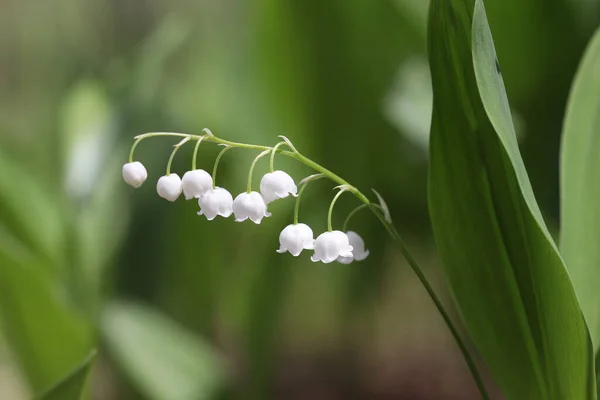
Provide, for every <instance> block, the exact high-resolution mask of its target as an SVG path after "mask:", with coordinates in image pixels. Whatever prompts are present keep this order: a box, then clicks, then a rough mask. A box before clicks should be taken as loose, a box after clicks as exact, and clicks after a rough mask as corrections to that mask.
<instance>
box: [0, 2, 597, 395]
mask: <svg viewBox="0 0 600 400" xmlns="http://www.w3.org/2000/svg"><path fill="white" fill-rule="evenodd" d="M485 4H486V7H487V10H488V15H489V18H490V24H491V28H492V32H493V33H494V37H495V41H496V47H497V51H498V55H499V59H500V64H501V66H502V70H503V75H504V78H505V82H506V85H507V91H508V95H509V99H510V101H511V106H512V107H513V112H514V117H515V121H516V124H517V127H518V131H519V139H520V143H521V149H522V151H523V155H524V158H525V163H526V166H527V168H528V170H529V173H530V178H531V180H532V184H533V187H534V190H535V192H536V195H537V197H538V202H539V203H540V205H541V206H542V208H543V209H544V211H545V213H546V215H547V217H548V220H549V222H550V224H552V223H553V221H556V218H557V217H558V183H557V176H558V165H557V160H558V146H559V133H560V130H561V123H562V117H563V114H564V107H565V103H566V99H567V95H568V90H569V86H570V84H571V81H572V79H573V75H574V72H575V70H576V68H577V65H578V62H579V59H580V57H581V55H582V52H583V49H584V46H585V44H586V42H587V40H588V39H589V37H590V35H591V32H592V31H593V29H594V28H595V27H596V26H597V25H598V23H599V22H600V4H599V3H598V2H597V1H595V0H487V1H486V2H485ZM426 19H427V1H426V0H368V1H367V0H346V1H317V0H305V1H301V2H300V1H294V0H255V1H240V0H219V1H217V0H212V1H209V0H199V1H184V0H173V1H166V0H163V1H159V0H137V1H135V0H127V1H123V0H49V1H42V0H1V1H0V33H1V34H0V37H1V39H0V55H1V57H0V316H1V317H2V327H3V330H2V332H3V333H2V337H0V398H2V399H11V400H12V399H15V400H19V399H26V398H29V397H30V396H32V395H34V394H37V393H39V392H40V391H42V390H44V389H45V388H47V387H49V386H50V385H51V384H52V383H53V382H55V381H56V380H58V379H60V378H61V377H63V376H65V375H66V374H67V373H68V372H69V371H70V370H71V369H72V368H74V367H75V365H77V364H78V363H79V362H81V361H82V360H83V358H84V357H85V355H86V354H87V353H88V352H89V350H90V349H91V348H93V347H98V349H99V355H98V357H97V359H96V362H95V365H94V369H93V373H92V378H91V380H90V392H91V395H90V398H91V399H102V400H104V399H107V400H110V399H150V400H187V399H366V398H369V399H371V398H377V399H476V398H477V392H476V390H475V388H474V385H473V383H472V380H471V378H470V376H469V374H468V371H467V369H466V367H465V365H464V363H463V361H462V359H461V357H460V354H459V352H458V350H457V348H456V346H455V344H454V343H453V341H452V339H451V337H450V336H449V334H448V332H447V330H446V328H445V326H444V325H443V322H442V321H441V318H440V317H439V316H438V315H437V314H436V311H435V309H434V307H433V305H432V303H431V302H430V300H429V299H428V297H427V295H426V294H425V292H424V291H423V290H422V288H421V287H420V286H419V284H418V281H417V280H416V278H415V277H414V276H413V275H412V273H411V272H410V269H409V268H408V266H407V265H406V263H405V261H404V260H403V259H402V257H401V255H400V254H399V252H398V251H397V250H396V249H395V248H394V245H393V243H392V242H391V240H389V238H388V237H387V236H386V233H385V231H384V230H383V229H382V227H381V226H380V225H379V224H378V221H377V220H376V219H375V218H373V216H371V215H369V214H368V213H364V214H360V215H359V216H357V217H356V218H355V219H354V220H353V222H352V224H351V229H352V230H355V231H358V232H359V233H360V234H361V235H362V236H363V237H364V238H365V240H366V243H367V248H369V249H370V251H371V256H370V257H369V258H368V259H367V260H366V261H364V262H361V263H354V264H351V265H349V266H345V265H340V264H330V265H323V264H313V263H311V262H310V260H309V257H308V256H307V255H306V254H303V255H301V256H300V257H299V258H297V259H296V258H293V257H291V256H290V255H289V254H285V255H279V254H277V253H275V250H276V249H277V248H278V234H279V232H280V231H281V229H282V228H283V227H285V226H286V225H287V224H288V223H290V222H291V219H292V211H293V201H292V200H290V199H287V200H282V201H278V202H276V203H274V204H272V205H271V206H270V210H271V211H272V212H273V217H271V218H269V219H266V220H264V221H263V223H262V224H261V225H259V226H255V225H254V224H251V223H243V224H238V223H234V222H233V220H232V219H228V220H223V219H217V220H215V221H213V222H208V221H206V220H205V219H204V218H203V217H198V216H196V211H197V204H196V203H195V202H185V201H184V200H182V199H181V200H179V201H178V202H176V203H175V204H171V203H168V202H166V201H164V200H162V199H160V198H158V196H157V194H156V192H155V182H156V180H157V179H158V177H159V176H161V175H163V174H164V169H165V167H166V163H167V159H168V156H169V153H170V151H171V145H173V144H175V142H176V140H169V139H165V138H158V139H150V140H147V141H144V142H142V144H141V145H140V146H139V147H138V150H137V152H136V159H138V160H140V161H142V162H143V163H144V164H145V165H146V167H147V168H148V171H149V179H148V181H147V182H146V184H145V185H144V186H142V188H140V189H138V190H133V189H131V188H130V187H128V186H127V185H126V184H125V183H124V182H123V181H122V179H121V172H120V169H121V166H122V165H123V163H125V162H126V161H127V153H128V150H129V147H130V146H131V144H132V138H133V136H135V135H137V134H140V133H144V132H148V131H181V132H186V133H200V132H201V129H202V128H204V127H208V128H210V129H211V130H212V131H213V132H214V133H215V134H216V135H218V136H221V137H223V138H226V139H229V140H234V141H243V142H247V143H256V144H265V145H272V144H274V143H276V141H277V135H286V136H288V137H289V138H290V139H291V140H292V141H293V142H294V144H295V145H296V147H297V148H298V149H299V150H300V151H301V152H303V153H304V154H306V155H307V156H309V157H310V158H312V159H314V160H315V161H317V162H319V163H321V164H323V165H324V166H326V167H327V168H329V169H331V170H333V171H335V172H336V173H338V174H339V175H341V176H343V177H344V178H345V179H347V180H348V181H350V182H351V183H353V184H354V185H356V186H357V187H359V188H361V189H362V190H363V192H365V193H367V192H369V191H370V188H376V189H377V190H378V191H379V192H380V193H381V194H382V195H383V197H384V198H385V199H386V200H387V202H388V204H389V206H390V209H391V212H392V216H393V218H394V220H395V222H396V224H397V226H398V228H399V230H400V231H401V233H402V234H403V236H404V237H405V239H406V240H407V241H408V242H409V243H410V245H411V247H412V248H413V250H414V251H415V253H416V254H417V258H418V259H419V260H420V261H421V263H422V264H423V265H425V266H426V272H427V274H428V275H429V276H430V277H431V279H432V280H433V281H434V283H435V284H436V287H438V288H439V290H440V291H441V292H442V293H446V291H445V289H444V284H443V279H442V277H441V276H439V271H438V268H437V259H436V255H435V249H434V246H433V243H432V239H431V234H430V229H429V222H428V216H427V204H426V180H427V141H428V131H429V122H430V121H429V119H430V117H431V97H432V94H431V87H430V79H429V71H428V65H427V60H426V56H425V54H426V48H425V46H426V37H425V26H426ZM192 147H193V146H189V147H184V148H183V149H182V151H180V152H179V153H178V155H177V158H176V159H175V163H174V167H173V170H174V172H177V173H179V175H180V176H181V175H182V174H183V173H184V172H185V171H186V170H187V169H189V167H190V164H191V152H192ZM217 151H218V148H216V146H214V145H212V144H204V145H202V146H201V150H200V158H199V167H201V168H204V169H208V170H210V168H211V167H212V163H213V161H214V158H215V156H216V153H217ZM255 155H256V154H254V153H252V152H248V151H245V150H235V151H231V152H228V153H227V155H226V156H225V158H224V160H223V163H222V164H221V165H222V166H221V168H220V173H219V184H220V185H222V186H224V187H226V188H228V189H229V190H230V191H231V192H232V193H233V194H234V196H235V194H236V193H239V192H241V191H242V190H244V187H245V180H246V173H247V170H248V167H249V165H250V162H251V160H252V158H253V157H254V156H255ZM276 163H277V166H278V167H279V168H281V169H284V170H286V171H287V172H289V173H290V174H291V175H292V176H293V177H294V178H295V179H296V181H298V180H300V179H301V178H303V177H305V176H307V175H309V174H310V173H312V172H311V171H309V170H308V169H306V168H305V167H303V166H301V165H298V164H295V163H293V162H291V161H290V160H287V159H283V158H281V157H280V158H277V159H276ZM257 169H258V170H259V171H257V173H256V178H255V179H256V182H258V179H259V178H258V177H259V176H260V174H261V173H264V172H266V169H267V162H266V161H265V160H263V161H262V162H260V164H259V166H258V168H257ZM332 186H333V185H331V184H328V183H326V182H325V181H319V182H318V183H314V184H312V185H311V186H310V187H309V188H308V190H307V191H306V193H305V195H304V198H303V203H302V207H301V210H300V218H301V220H303V221H304V222H306V223H308V224H309V225H310V226H311V227H312V228H313V229H314V231H315V233H317V234H318V233H319V232H321V231H324V230H325V228H326V215H327V207H328V204H329V201H330V200H331V198H332V195H333V191H332ZM356 205H357V203H356V200H354V199H353V198H352V196H347V197H346V196H344V197H342V198H341V200H340V202H338V206H337V207H336V212H335V219H334V224H335V225H337V227H338V228H341V224H342V222H343V220H344V218H345V216H346V215H347V213H348V212H349V211H350V210H351V209H352V208H353V207H354V206H356ZM443 297H445V298H446V299H447V300H448V301H450V299H449V296H447V295H443ZM455 316H456V314H455ZM456 317H457V316H456ZM498 398H500V396H498Z"/></svg>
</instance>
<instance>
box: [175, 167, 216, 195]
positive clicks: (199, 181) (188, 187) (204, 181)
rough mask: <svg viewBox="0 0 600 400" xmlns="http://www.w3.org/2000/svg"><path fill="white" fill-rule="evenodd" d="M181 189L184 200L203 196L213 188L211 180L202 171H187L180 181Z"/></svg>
mask: <svg viewBox="0 0 600 400" xmlns="http://www.w3.org/2000/svg"><path fill="white" fill-rule="evenodd" d="M181 187H182V189H183V194H184V196H185V199H186V200H190V199H193V198H196V199H197V198H199V197H202V196H204V194H206V193H207V192H208V191H209V190H212V188H213V180H212V177H211V176H210V174H209V173H208V172H206V171H205V170H203V169H195V170H193V171H187V172H186V173H185V174H183V178H182V179H181Z"/></svg>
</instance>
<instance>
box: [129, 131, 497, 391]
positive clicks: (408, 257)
mask: <svg viewBox="0 0 600 400" xmlns="http://www.w3.org/2000/svg"><path fill="white" fill-rule="evenodd" d="M205 133H206V135H205V136H204V140H205V141H209V142H213V143H218V144H222V145H226V146H230V147H231V148H233V147H236V148H242V149H252V150H262V151H263V153H264V154H268V153H269V152H271V151H272V152H273V153H279V154H282V155H284V156H287V157H290V158H293V159H295V160H298V161H299V162H301V163H302V164H304V165H306V166H308V167H310V168H312V169H313V170H315V171H317V172H319V173H320V174H322V175H323V176H324V177H326V178H329V179H330V180H331V181H333V182H335V183H337V184H338V185H340V186H343V187H345V190H344V191H349V192H351V193H352V194H354V196H356V198H357V199H358V200H360V202H362V203H363V204H364V205H365V206H366V207H369V209H370V210H371V211H372V212H373V213H374V214H375V215H376V216H377V218H378V219H379V221H380V222H381V224H382V225H383V226H384V227H385V229H386V230H387V231H388V233H389V234H390V236H391V237H392V238H393V239H394V240H395V241H396V243H397V245H398V248H399V249H400V252H401V253H402V255H403V256H404V258H405V259H406V261H407V262H408V264H409V265H410V267H411V269H412V270H413V272H414V273H415V274H416V275H417V278H418V279H419V281H420V282H421V284H422V285H423V287H424V288H425V290H426V292H427V294H428V295H429V297H430V298H431V300H432V301H433V303H434V305H435V307H436V308H437V310H438V311H439V313H440V314H441V316H442V318H443V319H444V322H445V323H446V326H447V327H448V329H449V330H450V333H451V334H452V337H453V338H454V340H455V342H456V344H457V345H458V347H459V349H460V351H461V353H462V355H463V358H464V360H465V362H466V364H467V366H468V368H469V371H470V372H471V375H472V376H473V379H474V380H475V383H476V385H477V388H478V389H479V392H480V394H481V397H482V399H484V400H488V399H489V398H490V397H489V395H488V393H487V391H486V388H485V385H484V384H483V379H482V377H481V374H480V373H479V370H478V369H477V365H476V364H475V361H474V359H473V357H472V356H471V353H470V352H469V349H468V348H467V346H466V344H465V342H464V341H463V339H462V337H461V336H460V334H459V332H458V329H457V328H456V326H455V325H454V322H453V321H452V319H451V318H450V315H449V314H448V312H447V311H446V309H445V307H444V305H443V303H442V301H441V300H440V298H439V297H438V295H437V294H436V293H435V290H434V289H433V287H432V286H431V284H430V283H429V281H428V280H427V277H426V276H425V275H424V273H423V270H422V268H421V267H420V265H419V264H418V262H417V261H416V259H415V258H414V256H413V255H412V253H411V252H410V250H409V249H408V247H407V245H406V243H404V241H403V240H402V238H401V237H400V235H399V234H398V232H397V231H396V228H395V227H394V225H393V224H392V222H390V221H387V220H386V217H385V216H384V215H383V214H382V212H381V211H380V208H381V207H380V206H378V205H376V204H375V203H372V202H371V201H370V200H369V199H368V197H367V196H365V195H364V194H363V193H361V192H360V191H359V190H358V189H357V188H355V187H354V186H352V185H350V184H349V183H348V182H346V181H345V180H344V179H342V178H341V177H340V176H338V175H337V174H335V173H333V172H331V171H330V170H328V169H327V168H325V167H323V166H321V165H319V164H317V163H316V162H314V161H312V160H311V159H309V158H307V157H305V156H303V155H302V154H301V153H299V152H298V151H296V150H295V149H294V148H293V147H292V149H293V151H287V150H281V149H279V148H278V149H275V150H273V147H269V146H259V145H252V144H245V143H237V142H232V141H229V140H225V139H221V138H219V137H217V136H214V135H213V134H212V133H210V131H207V130H205ZM155 136H171V137H181V138H189V139H188V140H190V139H191V140H199V139H200V137H201V136H200V135H189V134H185V133H176V132H151V133H145V134H143V135H139V136H136V137H135V139H136V142H135V143H134V145H133V147H132V149H131V153H130V160H131V159H132V157H133V151H134V149H135V147H136V146H137V145H138V144H139V143H140V142H141V141H142V140H143V139H146V138H150V137H155ZM223 152H224V151H223ZM223 152H221V155H222V153H223ZM263 153H261V154H263ZM264 154H263V155H264ZM172 156H173V155H172ZM255 161H256V160H255ZM213 177H214V173H213ZM340 194H341V192H340V193H338V194H337V195H336V197H338V196H339V195H340ZM299 197H300V195H299V196H298V198H299ZM332 203H333V202H332ZM330 211H331V207H330ZM330 214H331V212H330ZM329 229H330V230H331V227H329Z"/></svg>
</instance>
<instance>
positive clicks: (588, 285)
mask: <svg viewBox="0 0 600 400" xmlns="http://www.w3.org/2000/svg"><path fill="white" fill-rule="evenodd" d="M599 173H600V30H598V31H597V32H596V35H595V36H594V38H593V39H592V41H591V43H590V45H589V48H588V50H587V52H586V54H585V57H584V59H583V62H582V64H581V66H580V68H579V72H578V73H577V77H576V78H575V82H574V84H573V88H572V90H571V96H570V99H569V105H568V107H567V115H566V119H565V125H564V132H563V143H562V159H561V201H562V202H561V207H562V209H561V218H562V221H561V235H560V249H561V252H562V256H563V258H564V260H565V262H566V264H567V266H568V268H569V273H570V274H571V279H572V280H573V285H574V286H575V290H576V292H577V296H578V297H579V303H580V304H581V309H582V310H583V315H584V316H585V319H586V321H587V325H588V327H589V329H590V335H591V336H592V341H593V342H594V349H595V351H596V352H597V351H598V348H599V347H600V290H598V285H599V284H600V180H599V179H598V174H599Z"/></svg>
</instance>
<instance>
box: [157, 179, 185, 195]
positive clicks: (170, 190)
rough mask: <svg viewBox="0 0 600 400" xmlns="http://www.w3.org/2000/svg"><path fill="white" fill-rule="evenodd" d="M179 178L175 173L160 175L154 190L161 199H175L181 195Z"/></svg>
mask: <svg viewBox="0 0 600 400" xmlns="http://www.w3.org/2000/svg"><path fill="white" fill-rule="evenodd" d="M181 190H182V189H181V178H180V177H179V175H177V174H169V175H164V176H161V177H160V179H159V180H158V182H157V183H156V191H157V192H158V195H159V196H160V197H162V198H163V199H167V200H169V201H175V200H177V199H178V198H179V196H180V195H181Z"/></svg>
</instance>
